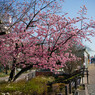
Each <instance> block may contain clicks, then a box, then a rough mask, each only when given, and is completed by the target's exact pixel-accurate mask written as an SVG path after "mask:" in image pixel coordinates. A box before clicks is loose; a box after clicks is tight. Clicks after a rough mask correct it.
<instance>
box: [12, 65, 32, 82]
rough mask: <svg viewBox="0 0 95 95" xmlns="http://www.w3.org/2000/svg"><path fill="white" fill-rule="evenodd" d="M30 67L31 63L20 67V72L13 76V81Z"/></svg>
mask: <svg viewBox="0 0 95 95" xmlns="http://www.w3.org/2000/svg"><path fill="white" fill-rule="evenodd" d="M31 68H33V65H30V66H27V67H25V68H22V70H21V71H20V72H18V73H17V74H16V75H15V76H14V79H13V81H15V80H16V79H17V78H18V77H19V76H20V75H21V74H22V73H24V72H25V71H27V70H30V69H31Z"/></svg>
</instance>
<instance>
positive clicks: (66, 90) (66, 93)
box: [65, 85, 68, 95]
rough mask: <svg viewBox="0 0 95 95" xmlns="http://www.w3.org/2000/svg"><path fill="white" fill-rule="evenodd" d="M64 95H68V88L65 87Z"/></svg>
mask: <svg viewBox="0 0 95 95" xmlns="http://www.w3.org/2000/svg"><path fill="white" fill-rule="evenodd" d="M65 95H68V87H67V85H65Z"/></svg>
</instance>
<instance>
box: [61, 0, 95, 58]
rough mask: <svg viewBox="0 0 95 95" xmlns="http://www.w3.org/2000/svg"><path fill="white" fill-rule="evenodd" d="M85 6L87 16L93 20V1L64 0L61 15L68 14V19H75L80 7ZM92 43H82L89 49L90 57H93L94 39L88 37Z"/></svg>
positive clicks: (94, 15)
mask: <svg viewBox="0 0 95 95" xmlns="http://www.w3.org/2000/svg"><path fill="white" fill-rule="evenodd" d="M83 5H85V6H86V7H87V9H88V10H87V16H86V17H89V18H90V17H93V19H94V20H95V0H64V3H63V8H62V13H68V16H70V17H76V16H77V12H78V11H79V10H80V7H81V6H83ZM90 39H91V41H92V43H90V42H88V41H87V42H85V41H83V44H84V45H86V46H87V47H89V48H91V49H92V50H93V51H89V53H90V55H91V56H92V55H95V37H93V38H92V37H90Z"/></svg>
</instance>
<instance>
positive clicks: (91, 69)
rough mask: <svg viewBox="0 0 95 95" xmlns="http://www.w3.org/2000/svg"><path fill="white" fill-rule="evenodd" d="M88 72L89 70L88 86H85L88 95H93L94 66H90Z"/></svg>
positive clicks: (94, 89) (94, 83)
mask: <svg viewBox="0 0 95 95" xmlns="http://www.w3.org/2000/svg"><path fill="white" fill-rule="evenodd" d="M88 70H89V84H88V85H87V88H88V95H95V65H94V64H91V65H90V66H89V67H88Z"/></svg>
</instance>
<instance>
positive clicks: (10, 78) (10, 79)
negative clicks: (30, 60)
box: [8, 68, 15, 81]
mask: <svg viewBox="0 0 95 95" xmlns="http://www.w3.org/2000/svg"><path fill="white" fill-rule="evenodd" d="M14 73H15V68H13V69H12V70H11V73H10V76H9V80H8V81H12V80H13V77H14Z"/></svg>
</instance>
